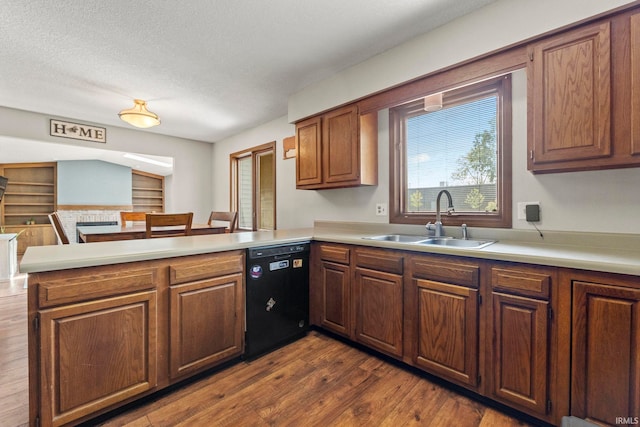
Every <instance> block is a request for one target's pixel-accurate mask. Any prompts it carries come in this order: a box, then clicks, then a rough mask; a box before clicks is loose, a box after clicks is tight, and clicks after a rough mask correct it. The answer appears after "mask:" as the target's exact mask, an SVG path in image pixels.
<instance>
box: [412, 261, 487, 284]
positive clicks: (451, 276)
mask: <svg viewBox="0 0 640 427" xmlns="http://www.w3.org/2000/svg"><path fill="white" fill-rule="evenodd" d="M411 271H412V275H413V277H415V278H420V279H430V280H436V281H440V282H445V283H453V284H456V285H463V286H469V287H472V288H477V287H478V283H479V281H480V266H479V265H476V264H465V263H459V262H448V261H442V260H439V259H435V258H426V257H420V258H414V259H412V260H411Z"/></svg>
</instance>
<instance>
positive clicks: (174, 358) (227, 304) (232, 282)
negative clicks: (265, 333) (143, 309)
mask: <svg viewBox="0 0 640 427" xmlns="http://www.w3.org/2000/svg"><path fill="white" fill-rule="evenodd" d="M242 277H243V276H242V274H240V273H238V274H231V275H228V276H222V277H216V278H213V279H207V280H202V281H197V282H191V283H185V284H183V285H176V286H171V287H170V288H169V297H170V301H171V314H170V319H171V320H170V322H171V329H170V346H171V351H170V354H171V356H170V366H171V378H176V377H180V376H183V375H185V374H189V373H193V372H194V371H198V370H202V369H204V368H207V367H211V366H213V365H215V364H216V363H217V362H219V361H221V360H224V359H228V358H230V357H232V356H236V355H240V354H241V353H242V350H243V331H244V325H243V319H244V306H243V298H242Z"/></svg>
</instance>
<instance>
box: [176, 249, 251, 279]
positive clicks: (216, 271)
mask: <svg viewBox="0 0 640 427" xmlns="http://www.w3.org/2000/svg"><path fill="white" fill-rule="evenodd" d="M242 271H244V252H239V251H238V252H231V253H228V254H227V253H224V254H220V255H215V256H207V257H203V258H202V259H201V260H199V261H188V262H176V263H171V264H170V265H169V284H171V285H177V284H179V283H186V282H193V281H195V280H201V279H208V278H210V277H218V276H225V275H227V274H233V273H241V272H242Z"/></svg>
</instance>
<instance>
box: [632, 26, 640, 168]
mask: <svg viewBox="0 0 640 427" xmlns="http://www.w3.org/2000/svg"><path fill="white" fill-rule="evenodd" d="M630 24H631V30H630V31H631V154H636V155H637V154H640V13H636V14H634V15H631V18H630Z"/></svg>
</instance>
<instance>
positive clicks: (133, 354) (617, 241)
mask: <svg viewBox="0 0 640 427" xmlns="http://www.w3.org/2000/svg"><path fill="white" fill-rule="evenodd" d="M423 230H424V228H423V227H418V226H392V225H380V224H358V223H330V222H317V223H316V226H315V228H313V229H300V230H278V231H274V232H255V233H234V234H221V235H211V236H191V237H180V238H166V239H154V240H152V241H148V240H132V241H119V242H105V243H93V244H88V245H68V246H48V247H35V248H30V249H29V250H28V251H27V253H26V254H25V257H24V258H23V260H22V264H21V271H23V272H28V273H29V290H28V305H29V310H28V311H29V312H28V318H29V322H31V324H32V325H33V326H34V327H33V328H30V329H29V375H30V419H31V423H32V424H34V423H35V420H36V419H37V418H39V421H40V425H42V426H47V425H67V424H68V425H73V424H75V423H77V422H80V421H84V420H87V419H90V418H92V417H93V416H96V415H98V414H100V413H104V412H105V411H108V410H111V409H114V408H116V407H118V406H121V405H122V404H124V403H127V402H130V401H133V400H136V399H138V398H139V397H142V396H144V395H147V394H150V393H153V392H154V391H157V390H160V389H162V388H164V387H167V386H168V385H171V384H174V383H176V382H178V381H180V380H182V379H185V378H187V377H189V376H190V375H193V374H194V373H197V372H202V371H203V370H206V369H208V368H210V367H212V366H215V365H217V364H219V363H222V362H224V361H227V360H231V359H233V358H236V357H238V356H240V355H241V354H242V352H243V339H244V337H243V335H242V331H243V322H242V320H241V319H243V318H244V316H243V315H244V270H245V254H244V249H246V248H249V247H254V246H265V245H269V244H277V243H290V242H296V241H303V240H313V241H314V244H313V248H312V254H311V290H310V305H311V307H310V310H311V319H310V320H311V323H312V324H314V325H315V326H318V327H320V328H323V329H326V330H329V331H332V332H335V333H338V334H340V335H343V336H344V337H345V338H347V339H350V340H353V341H354V342H358V343H361V344H364V345H366V346H368V347H370V348H372V349H374V350H376V351H379V352H381V353H383V354H387V355H389V356H391V357H394V358H396V359H398V360H400V361H402V362H404V363H406V364H408V365H410V366H415V367H417V368H419V369H422V370H424V371H426V372H428V373H431V374H434V375H437V376H439V377H441V378H443V379H445V380H447V381H450V382H451V383H453V384H457V385H459V386H462V387H465V388H467V389H469V390H471V391H473V392H474V393H477V394H478V395H481V396H486V397H489V398H490V399H493V400H495V401H497V402H500V403H503V404H507V405H509V406H511V407H513V408H515V409H517V410H519V411H522V412H524V413H527V414H529V415H532V416H534V417H536V418H538V419H541V420H544V421H546V422H549V423H552V424H556V425H559V424H560V422H561V419H562V417H563V416H565V415H569V414H572V415H576V416H580V415H583V416H584V413H587V412H588V413H590V414H593V413H596V414H600V415H601V416H602V417H607V416H610V417H613V416H631V415H634V414H637V413H638V411H639V408H638V401H637V399H635V398H634V395H633V390H635V389H637V388H636V386H637V385H636V382H637V381H638V379H637V378H635V377H634V376H633V375H630V374H629V373H630V372H637V371H638V368H640V367H639V366H637V363H638V362H637V358H635V359H634V358H633V357H628V356H632V355H633V354H635V352H636V351H637V349H635V348H634V347H633V344H632V343H634V342H638V341H637V338H638V337H634V336H633V334H638V331H637V329H635V328H633V327H632V325H631V324H630V323H629V324H624V322H632V319H633V318H634V316H637V315H638V314H640V283H639V282H638V277H639V276H640V251H638V250H637V249H634V248H637V247H639V245H638V242H637V237H634V236H631V235H607V236H601V235H593V236H590V235H578V234H573V233H553V232H550V233H547V234H545V239H544V243H541V240H540V239H539V238H538V237H537V234H536V233H529V232H517V231H511V230H507V231H504V230H481V229H471V230H470V233H471V235H472V236H473V237H474V238H493V239H497V240H498V241H497V242H496V243H494V244H492V245H489V246H487V247H484V248H482V249H460V248H450V247H426V246H420V245H413V244H404V243H397V242H386V241H384V242H381V241H375V240H370V239H363V237H369V236H372V235H376V234H382V233H405V234H421V233H423ZM445 233H446V234H448V235H455V233H457V230H455V229H446V230H445ZM483 233H485V235H483ZM487 233H490V235H489V234H487ZM605 237H606V238H605ZM536 239H537V240H536ZM603 242H612V244H610V245H608V246H607V245H605V244H603ZM612 246H615V248H612ZM377 294H381V295H383V296H384V298H383V299H384V300H385V301H393V302H394V304H393V305H392V306H389V305H386V304H385V305H376V304H379V303H377V302H376V301H380V298H376V297H375V296H376V295H377ZM596 297H597V298H596ZM433 304H438V306H440V307H445V308H443V309H442V311H436V310H432V309H430V308H429V307H432V306H433ZM587 304H592V305H593V304H595V305H596V306H597V308H598V309H599V310H601V311H599V312H600V313H603V314H602V316H598V317H597V318H591V317H589V316H590V312H589V311H587V309H586V307H587ZM205 307H206V308H209V309H208V310H204V308H205ZM211 307H218V308H219V310H212V309H211ZM390 307H392V308H390ZM433 307H435V306H433ZM446 307H448V308H446ZM607 310H609V311H607ZM214 313H215V314H214ZM335 313H340V315H339V316H338V317H336V315H335ZM372 313H373V314H372ZM572 313H573V314H572ZM605 313H609V314H605ZM189 314H191V316H190V315H189ZM343 315H344V316H343ZM341 316H342V317H341ZM612 322H617V323H615V324H614V323H612ZM195 324H206V325H208V326H210V330H207V331H199V330H198V328H195V329H194V328H190V326H193V325H195ZM585 324H589V325H590V326H589V328H586V327H585ZM380 325H385V326H389V327H380ZM429 325H432V326H433V325H440V326H442V327H443V328H444V329H443V330H442V331H441V334H440V335H439V336H435V335H433V334H432V331H433V330H432V329H431V328H430V327H429ZM460 327H462V328H464V329H463V330H458V329H457V328H460ZM187 331H198V332H197V333H196V334H193V335H190V334H189V333H187ZM462 331H466V332H462ZM516 335H517V339H515V338H516ZM456 337H457V338H456ZM460 337H462V338H460ZM190 339H192V340H194V341H189V340H190ZM439 339H444V340H447V342H446V343H445V342H438V340H439ZM434 340H435V341H434ZM634 340H635V341H634ZM204 342H206V344H204ZM428 342H435V343H436V344H437V348H429V346H428V345H427V343H428ZM614 342H615V344H616V345H613V343H614ZM114 343H117V345H115V344H114ZM624 343H627V344H624ZM445 344H446V346H445ZM594 346H596V348H598V349H600V350H599V351H601V353H598V354H595V353H593V350H591V351H589V352H588V351H587V349H592V348H594ZM96 347H97V348H100V349H101V351H100V352H99V353H100V354H99V356H96V355H95V354H94V352H93V349H94V348H96ZM438 348H448V349H449V350H447V351H440V350H437V349H438ZM71 349H73V351H71ZM502 354H509V358H502V357H501V355H502ZM570 356H571V358H570ZM95 357H99V360H95ZM461 358H463V359H461ZM461 360H463V363H460V361H461ZM612 361H613V362H615V363H612ZM89 362H90V363H89ZM600 362H602V363H606V364H607V366H611V371H610V372H608V373H607V375H606V376H605V375H603V374H601V373H599V372H598V370H597V369H595V368H594V366H601V365H599V363H600ZM96 364H100V365H101V366H100V369H96V368H95V365H96ZM105 366H106V367H105ZM87 377H90V378H95V379H96V380H95V381H86V378H87ZM587 378H589V382H588V383H587V381H586V380H587ZM621 382H624V384H622V383H621ZM585 385H586V386H585ZM593 387H598V389H599V390H602V389H607V390H611V393H609V395H606V396H605V395H603V396H604V397H602V398H601V399H600V401H599V402H600V403H598V405H596V406H597V407H595V408H593V407H590V406H588V405H594V403H593V402H592V401H590V400H588V399H587V395H588V393H591V392H593V390H592V388H593ZM570 402H571V405H570ZM580 411H583V412H580ZM621 414H622V415H621ZM606 419H608V418H606ZM609 422H611V423H612V421H609Z"/></svg>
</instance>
